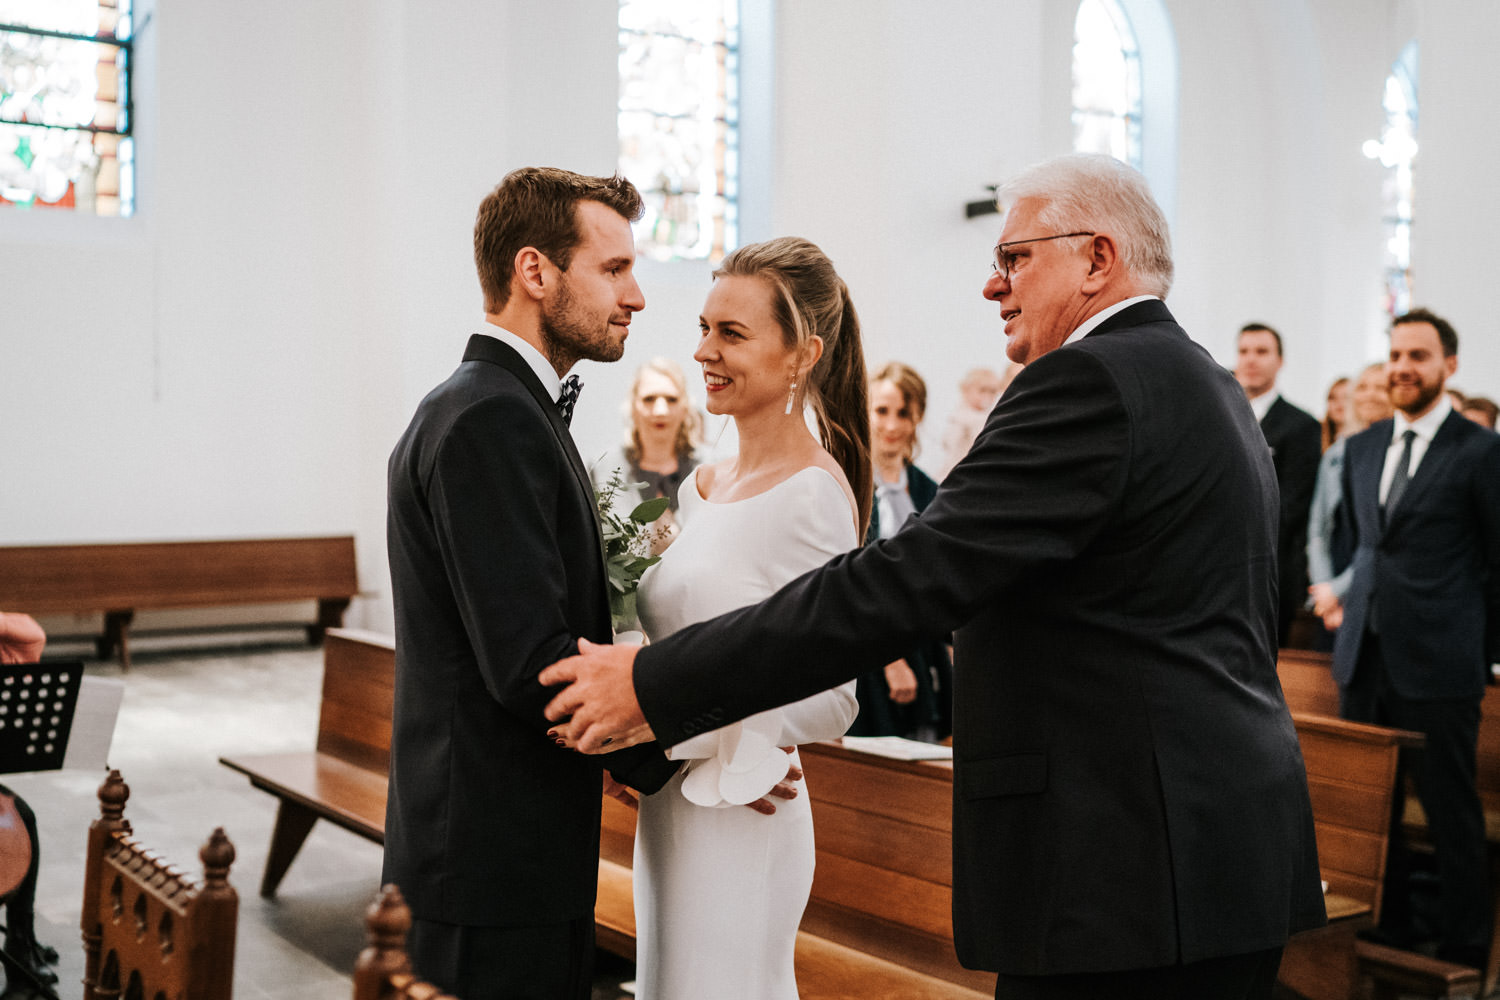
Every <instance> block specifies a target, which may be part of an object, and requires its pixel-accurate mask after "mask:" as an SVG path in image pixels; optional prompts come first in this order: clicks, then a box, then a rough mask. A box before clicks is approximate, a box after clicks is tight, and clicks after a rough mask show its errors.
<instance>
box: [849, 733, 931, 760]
mask: <svg viewBox="0 0 1500 1000" xmlns="http://www.w3.org/2000/svg"><path fill="white" fill-rule="evenodd" d="M843 742H844V746H846V747H848V748H849V749H850V750H858V751H860V752H861V753H868V754H874V755H875V756H877V757H890V758H892V759H894V760H952V759H953V748H952V747H945V746H943V745H941V744H938V743H923V742H921V741H920V740H908V739H904V738H903V737H900V736H845V737H844V741H843Z"/></svg>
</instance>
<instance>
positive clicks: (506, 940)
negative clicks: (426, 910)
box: [406, 913, 594, 1000]
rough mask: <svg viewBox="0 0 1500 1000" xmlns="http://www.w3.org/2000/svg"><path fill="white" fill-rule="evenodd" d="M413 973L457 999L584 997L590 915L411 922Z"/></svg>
mask: <svg viewBox="0 0 1500 1000" xmlns="http://www.w3.org/2000/svg"><path fill="white" fill-rule="evenodd" d="M406 950H407V953H408V954H409V955H410V956H411V964H412V969H413V971H414V972H415V973H416V974H417V975H418V976H420V977H421V978H423V979H425V980H427V981H428V982H430V983H432V984H433V985H434V986H437V987H440V988H441V989H442V990H443V991H444V992H447V993H451V994H453V995H454V996H456V997H461V998H462V1000H589V996H590V994H592V992H593V979H594V915H593V914H592V913H591V914H589V915H588V916H587V917H585V918H582V919H579V920H574V921H570V922H567V923H561V924H544V925H541V926H530V927H469V926H464V925H460V924H443V923H438V922H436V921H432V920H413V921H412V924H411V933H410V934H409V935H408V936H407V939H406Z"/></svg>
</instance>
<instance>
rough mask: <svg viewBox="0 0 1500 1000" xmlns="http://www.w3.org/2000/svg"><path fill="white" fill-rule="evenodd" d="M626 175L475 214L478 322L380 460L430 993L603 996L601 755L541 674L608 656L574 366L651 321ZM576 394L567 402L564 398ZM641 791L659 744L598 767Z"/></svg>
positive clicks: (657, 772)
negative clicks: (565, 728) (565, 724)
mask: <svg viewBox="0 0 1500 1000" xmlns="http://www.w3.org/2000/svg"><path fill="white" fill-rule="evenodd" d="M640 214H641V198H640V195H639V193H638V192H637V191H636V189H635V187H634V186H632V185H631V183H630V182H629V181H627V180H624V179H623V178H619V177H615V178H599V177H584V176H580V175H578V174H574V173H570V172H568V171H565V170H556V169H549V168H528V169H522V170H517V171H515V172H513V173H511V174H510V175H508V176H507V177H506V178H505V179H504V180H503V181H502V182H501V183H500V185H499V186H498V187H497V188H495V190H494V191H492V192H491V193H490V194H489V196H488V197H487V198H485V199H484V202H483V203H482V204H481V205H480V208H479V217H478V221H477V222H476V224H475V227H474V257H475V263H476V264H477V266H478V270H479V283H480V286H481V288H482V290H483V293H484V312H485V325H484V326H483V327H482V329H483V331H484V332H482V333H475V334H474V335H473V336H471V337H470V338H469V343H468V348H467V350H466V351H465V352H464V359H463V363H462V364H461V365H459V367H458V369H457V371H455V372H454V373H453V374H452V375H451V376H450V377H449V378H448V379H447V380H446V381H445V382H443V383H442V384H441V385H439V386H438V387H437V388H436V389H434V390H433V391H432V392H431V393H430V394H428V396H427V398H426V399H424V400H423V401H422V403H421V405H419V406H418V408H417V412H416V415H415V416H414V417H413V418H412V421H411V425H410V426H409V427H408V428H407V430H406V433H405V434H404V435H403V436H402V438H401V440H400V442H399V443H398V444H397V445H396V449H395V451H394V452H393V453H392V455H391V458H390V464H389V470H388V471H389V505H390V508H389V517H388V524H387V535H388V544H389V551H390V564H391V581H392V590H393V594H394V599H395V611H396V694H395V718H394V721H393V727H392V734H391V765H390V794H389V799H388V805H387V812H386V826H385V831H386V839H385V869H384V873H383V878H384V881H386V882H394V883H396V884H397V885H399V886H400V888H401V891H402V892H403V893H404V894H405V896H406V900H407V902H408V903H409V904H410V906H411V909H412V914H413V918H414V919H413V923H412V929H411V935H410V943H409V949H410V952H411V955H412V961H413V963H414V965H415V967H416V969H417V971H418V972H419V973H421V975H422V976H423V977H425V978H426V979H428V980H430V981H432V982H433V983H435V984H437V985H438V986H440V987H441V988H442V989H443V990H445V991H447V992H449V993H453V994H455V995H457V996H460V997H463V998H465V1000H482V998H486V997H493V998H498V997H500V996H502V995H503V996H504V997H506V998H507V1000H516V998H535V1000H583V998H587V997H588V996H589V994H590V980H591V974H592V956H593V936H594V918H593V908H594V895H595V888H596V880H597V876H598V856H599V808H600V782H601V777H600V772H601V767H600V764H599V761H598V760H597V759H591V758H588V757H584V756H582V755H581V754H576V753H573V752H571V751H569V750H566V749H563V748H562V747H560V746H557V745H555V743H554V741H553V739H552V738H551V737H549V736H548V735H547V728H548V723H547V721H546V719H544V718H543V715H542V709H543V707H544V706H545V704H546V701H547V697H548V695H547V693H546V692H545V689H543V688H542V687H541V686H540V685H539V684H538V683H537V682H536V676H537V674H538V673H539V672H540V671H541V670H542V668H543V667H545V666H546V665H547V664H549V663H551V662H552V661H553V660H557V659H560V658H561V657H563V656H564V655H566V654H567V653H569V652H571V651H572V649H573V648H574V645H573V644H574V641H575V638H576V637H578V636H584V637H587V638H588V639H590V640H593V641H594V642H601V643H602V642H608V641H609V640H610V615H609V602H608V598H607V594H606V589H605V587H606V578H605V567H604V563H603V556H602V548H601V544H600V536H599V528H598V523H597V521H596V520H595V514H594V509H593V507H594V500H593V493H592V490H591V487H590V484H589V478H588V475H587V473H586V471H585V469H584V467H583V464H582V462H581V461H580V460H579V457H578V452H577V451H576V449H575V448H574V445H573V440H572V438H571V436H570V434H569V431H568V420H569V417H570V416H571V413H572V405H573V402H574V400H575V399H576V398H577V393H578V387H577V384H576V383H577V376H572V377H571V378H570V379H568V380H567V381H566V382H564V381H563V376H565V375H566V374H567V372H568V370H569V369H570V368H572V367H573V364H574V363H575V362H576V361H578V360H580V359H588V360H591V361H616V360H618V359H619V358H620V356H621V354H622V353H623V352H624V349H625V338H626V336H627V334H628V332H629V326H630V320H631V316H632V315H633V314H634V313H636V312H638V311H639V310H641V309H643V308H645V304H646V303H645V299H644V297H643V296H642V294H641V289H640V286H639V285H637V284H636V279H635V274H634V270H633V269H634V264H635V246H634V241H633V239H632V236H631V231H630V222H631V220H632V219H636V218H639V216H640ZM569 383H572V384H571V385H570V384H569ZM603 766H604V767H607V768H608V769H609V770H610V772H611V773H612V774H613V775H615V776H616V777H617V778H618V779H619V780H621V781H624V782H626V783H628V784H631V785H633V786H635V787H637V788H640V789H642V790H645V791H653V790H655V789H656V788H658V787H660V786H661V785H662V784H663V783H665V781H666V779H667V777H668V776H669V775H670V774H671V772H672V770H673V769H674V767H675V765H672V764H670V763H668V762H667V761H666V759H665V757H664V756H663V755H662V754H661V752H660V750H659V749H658V748H656V747H655V746H654V745H646V746H641V747H635V748H632V749H629V750H623V751H620V752H618V753H615V754H612V755H610V756H608V757H606V758H604V765H603Z"/></svg>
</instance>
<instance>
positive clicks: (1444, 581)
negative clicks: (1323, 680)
mask: <svg viewBox="0 0 1500 1000" xmlns="http://www.w3.org/2000/svg"><path fill="white" fill-rule="evenodd" d="M1393 427H1394V421H1391V420H1382V421H1381V422H1380V423H1378V424H1374V425H1372V426H1371V427H1370V428H1368V429H1367V430H1364V431H1361V432H1360V433H1359V434H1356V435H1354V436H1353V437H1351V438H1349V440H1348V441H1347V442H1346V443H1345V445H1344V468H1343V480H1344V498H1343V503H1344V505H1345V509H1346V512H1347V513H1348V514H1349V519H1348V523H1349V524H1350V525H1351V527H1352V530H1353V535H1354V544H1355V548H1354V560H1353V562H1352V563H1351V564H1350V566H1351V569H1352V571H1353V574H1354V575H1353V577H1352V578H1351V580H1350V582H1349V590H1348V592H1347V593H1346V594H1345V595H1344V600H1343V603H1344V623H1343V625H1342V626H1340V627H1339V631H1338V638H1337V639H1336V641H1335V642H1334V647H1333V672H1334V679H1335V680H1337V681H1338V682H1339V683H1340V684H1342V685H1347V684H1348V683H1349V682H1350V680H1351V679H1353V677H1354V668H1355V667H1356V666H1357V665H1358V664H1359V652H1360V647H1361V645H1362V644H1363V643H1364V642H1365V641H1366V638H1367V637H1366V632H1367V628H1368V625H1369V623H1370V615H1371V613H1372V611H1373V612H1374V613H1375V615H1376V617H1377V619H1378V621H1379V623H1380V648H1381V656H1382V658H1383V659H1384V661H1385V666H1386V671H1387V673H1388V674H1389V675H1390V678H1391V683H1392V684H1393V685H1394V686H1395V688H1396V691H1397V693H1398V694H1400V695H1401V696H1403V697H1405V698H1416V699H1433V698H1480V697H1483V695H1484V685H1485V680H1486V677H1487V676H1488V674H1489V669H1490V664H1491V663H1496V662H1500V435H1497V434H1495V433H1494V432H1493V431H1490V430H1487V429H1485V428H1483V427H1480V426H1479V425H1478V424H1476V423H1474V422H1473V421H1470V420H1466V419H1464V417H1462V416H1461V415H1460V414H1458V413H1456V412H1455V413H1450V414H1448V418H1447V419H1446V420H1444V421H1443V423H1442V425H1441V426H1439V427H1438V431H1437V433H1436V434H1435V435H1433V438H1432V442H1431V444H1429V445H1428V447H1427V453H1426V455H1424V456H1423V458H1422V462H1421V464H1420V465H1418V466H1417V470H1416V473H1415V474H1414V475H1413V476H1412V478H1411V482H1410V484H1409V485H1408V486H1407V488H1406V492H1405V493H1404V494H1403V495H1402V497H1401V500H1400V502H1399V503H1397V504H1396V507H1395V509H1394V510H1392V511H1391V512H1390V514H1389V517H1382V514H1381V511H1380V477H1381V474H1382V472H1383V470H1384V468H1385V456H1386V452H1387V450H1388V449H1389V448H1390V445H1391V435H1392V433H1393Z"/></svg>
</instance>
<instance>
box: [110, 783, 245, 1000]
mask: <svg viewBox="0 0 1500 1000" xmlns="http://www.w3.org/2000/svg"><path fill="white" fill-rule="evenodd" d="M129 796H130V789H129V788H128V787H127V786H126V785H125V782H124V781H123V780H122V779H121V777H120V772H119V771H111V772H110V773H109V777H108V778H106V779H105V782H104V784H103V785H102V786H100V788H99V803H100V818H99V819H97V820H95V821H94V822H93V824H92V825H91V826H90V827H89V840H88V851H87V859H86V862H85V874H84V889H83V910H82V919H81V923H82V930H83V942H84V980H83V986H84V1000H109V998H117V997H119V996H121V995H122V994H123V995H125V996H140V997H174V998H175V997H191V998H192V1000H230V994H231V992H232V985H233V978H234V936H235V924H236V920H237V915H238V911H239V899H238V897H237V896H236V895H235V891H234V889H233V888H232V887H231V886H230V885H229V881H228V875H229V866H230V865H231V864H232V863H233V861H234V845H233V844H231V843H230V842H229V839H228V838H227V837H225V836H224V831H223V830H222V829H218V830H215V831H214V832H213V835H212V836H211V837H210V838H209V840H208V843H207V844H205V845H204V846H203V849H202V850H201V851H199V857H200V858H201V859H202V860H203V866H204V881H203V883H202V884H201V885H195V884H194V883H193V882H192V881H190V880H189V879H188V878H187V876H186V875H185V873H183V872H182V871H181V870H180V869H178V868H176V867H174V866H173V865H170V864H168V863H166V862H165V861H163V860H162V859H161V858H159V857H157V856H156V855H155V854H154V853H152V852H151V851H148V850H146V849H145V848H144V847H142V846H141V845H140V844H139V843H137V842H136V841H135V840H133V839H132V838H131V837H130V823H129V821H128V820H126V819H125V818H124V808H125V800H126V799H127V798H129Z"/></svg>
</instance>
